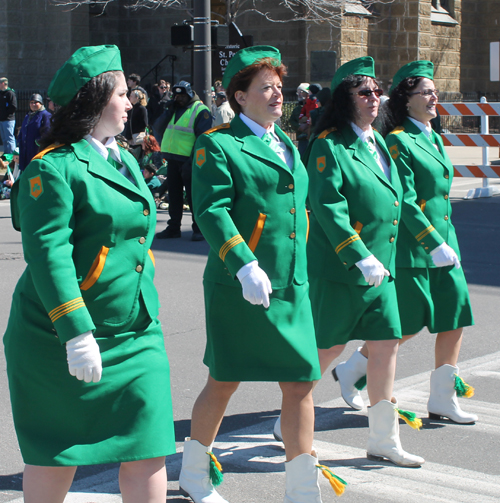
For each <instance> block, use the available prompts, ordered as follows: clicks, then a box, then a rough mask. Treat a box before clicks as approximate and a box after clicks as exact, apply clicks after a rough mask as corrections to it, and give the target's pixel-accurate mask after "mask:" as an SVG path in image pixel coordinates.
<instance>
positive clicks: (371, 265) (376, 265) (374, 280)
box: [356, 255, 390, 288]
mask: <svg viewBox="0 0 500 503" xmlns="http://www.w3.org/2000/svg"><path fill="white" fill-rule="evenodd" d="M356 267H357V268H358V269H359V270H360V271H361V272H362V273H363V276H364V278H365V281H366V282H367V283H368V284H369V285H374V286H375V288H377V286H380V285H381V284H382V281H383V280H384V278H385V277H386V276H389V274H390V272H389V271H388V270H387V269H386V268H385V267H384V265H383V264H382V263H381V262H379V261H378V260H377V259H376V258H375V256H374V255H370V256H369V257H366V258H364V259H362V260H360V261H359V262H356Z"/></svg>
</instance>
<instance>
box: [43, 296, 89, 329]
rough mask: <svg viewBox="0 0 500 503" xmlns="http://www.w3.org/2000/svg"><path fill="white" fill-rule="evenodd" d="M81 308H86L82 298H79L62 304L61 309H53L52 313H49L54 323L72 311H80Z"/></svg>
mask: <svg viewBox="0 0 500 503" xmlns="http://www.w3.org/2000/svg"><path fill="white" fill-rule="evenodd" d="M81 307H85V303H84V302H83V298H82V297H77V298H76V299H73V300H70V301H69V302H65V303H64V304H61V305H60V306H59V307H56V308H55V309H52V311H50V313H49V318H50V320H51V321H52V323H54V322H55V321H57V320H58V319H59V318H61V316H64V315H66V314H68V313H71V311H75V310H76V309H80V308H81Z"/></svg>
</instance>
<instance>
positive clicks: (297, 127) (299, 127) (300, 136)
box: [290, 82, 309, 155]
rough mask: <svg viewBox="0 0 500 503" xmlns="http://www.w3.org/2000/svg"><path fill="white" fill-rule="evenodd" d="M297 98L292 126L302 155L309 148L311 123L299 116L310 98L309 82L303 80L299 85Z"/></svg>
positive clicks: (291, 121) (291, 120)
mask: <svg viewBox="0 0 500 503" xmlns="http://www.w3.org/2000/svg"><path fill="white" fill-rule="evenodd" d="M297 98H298V102H297V105H295V107H294V109H293V111H292V115H291V116H290V127H291V128H292V130H293V131H295V134H296V138H297V141H298V149H299V154H300V155H302V154H303V153H304V152H305V151H306V149H307V131H308V129H309V125H308V124H307V121H302V122H300V120H299V117H300V113H301V110H302V107H303V106H304V103H305V102H306V100H307V98H309V84H308V83H307V82H303V83H302V84H300V85H299V87H297Z"/></svg>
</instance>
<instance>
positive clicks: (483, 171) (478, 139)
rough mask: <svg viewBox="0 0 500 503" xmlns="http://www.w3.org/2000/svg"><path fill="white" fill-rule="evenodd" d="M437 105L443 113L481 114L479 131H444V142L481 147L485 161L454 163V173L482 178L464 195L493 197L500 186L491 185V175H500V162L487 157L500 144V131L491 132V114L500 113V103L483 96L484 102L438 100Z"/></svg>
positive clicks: (454, 145)
mask: <svg viewBox="0 0 500 503" xmlns="http://www.w3.org/2000/svg"><path fill="white" fill-rule="evenodd" d="M437 109H438V111H439V113H440V115H442V116H447V115H458V116H479V117H481V133H480V134H450V133H443V134H442V135H441V137H442V138H443V143H444V145H445V146H447V147H451V146H453V147H482V148H483V159H482V164H481V165H479V166H476V165H470V166H469V165H455V166H454V168H455V176H457V177H474V178H482V179H483V186H482V187H478V188H476V189H471V190H469V192H468V193H467V196H465V199H475V198H477V197H491V196H492V195H493V194H498V193H500V189H499V188H498V187H495V186H493V187H492V186H490V185H489V183H488V178H500V166H492V165H491V164H490V162H489V161H488V149H489V148H490V147H500V134H489V123H488V117H489V116H499V115H500V103H487V102H486V98H484V97H483V98H481V103H439V104H438V106H437Z"/></svg>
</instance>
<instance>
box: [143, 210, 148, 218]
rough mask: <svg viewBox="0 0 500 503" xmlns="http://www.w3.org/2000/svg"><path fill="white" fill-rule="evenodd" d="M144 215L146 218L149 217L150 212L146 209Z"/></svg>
mask: <svg viewBox="0 0 500 503" xmlns="http://www.w3.org/2000/svg"><path fill="white" fill-rule="evenodd" d="M143 213H144V216H146V217H147V216H148V215H149V210H147V209H146V210H144V211H143Z"/></svg>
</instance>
